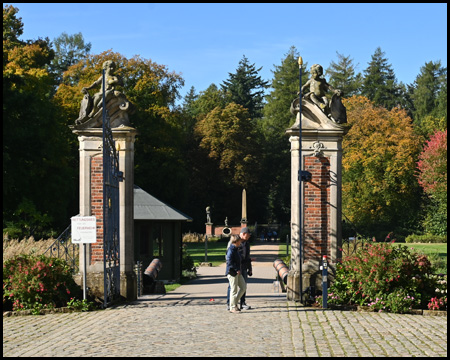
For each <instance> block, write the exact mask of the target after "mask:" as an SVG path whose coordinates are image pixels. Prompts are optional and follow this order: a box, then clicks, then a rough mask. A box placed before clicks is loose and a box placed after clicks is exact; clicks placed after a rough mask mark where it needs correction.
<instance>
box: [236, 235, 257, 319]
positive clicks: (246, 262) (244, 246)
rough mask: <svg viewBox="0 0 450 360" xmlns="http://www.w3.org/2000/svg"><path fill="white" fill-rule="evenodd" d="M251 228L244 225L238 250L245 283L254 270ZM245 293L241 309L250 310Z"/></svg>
mask: <svg viewBox="0 0 450 360" xmlns="http://www.w3.org/2000/svg"><path fill="white" fill-rule="evenodd" d="M250 236H251V234H250V230H249V229H248V227H243V228H242V229H241V231H240V233H239V237H240V238H241V240H242V243H241V246H239V248H238V250H239V253H240V255H241V271H242V276H243V277H244V280H245V283H246V284H247V280H248V277H249V276H252V275H253V270H252V260H251V258H250V244H249V242H248V240H249V239H250ZM245 294H246V293H244V295H242V297H241V309H244V310H248V309H251V306H250V305H247V304H246V303H245Z"/></svg>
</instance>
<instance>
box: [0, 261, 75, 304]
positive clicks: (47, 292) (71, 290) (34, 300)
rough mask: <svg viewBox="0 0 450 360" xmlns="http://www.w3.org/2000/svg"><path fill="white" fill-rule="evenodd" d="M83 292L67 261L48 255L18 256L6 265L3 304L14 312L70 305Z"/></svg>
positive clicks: (4, 265) (6, 262)
mask: <svg viewBox="0 0 450 360" xmlns="http://www.w3.org/2000/svg"><path fill="white" fill-rule="evenodd" d="M80 294H81V289H80V287H79V286H78V285H77V284H76V283H75V281H74V280H73V277H72V269H71V268H70V266H69V265H68V264H67V262H66V261H65V260H62V259H56V258H49V257H46V256H44V255H39V256H32V255H18V256H16V257H14V258H12V259H9V260H7V261H5V262H4V264H3V305H4V307H5V305H6V306H7V305H8V304H9V303H10V302H11V303H12V309H13V310H26V309H32V310H37V311H39V309H42V308H55V307H63V306H66V304H67V302H68V301H69V300H70V299H71V298H73V297H77V296H80Z"/></svg>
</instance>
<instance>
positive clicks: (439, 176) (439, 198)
mask: <svg viewBox="0 0 450 360" xmlns="http://www.w3.org/2000/svg"><path fill="white" fill-rule="evenodd" d="M417 168H418V181H419V184H420V186H421V187H422V188H423V190H424V192H425V193H426V194H427V196H428V197H429V200H430V201H429V202H428V203H427V215H426V218H425V221H424V228H425V230H426V231H428V232H430V233H433V234H436V235H446V234H447V130H445V131H436V132H435V133H434V134H433V135H432V136H431V138H430V140H428V141H427V142H426V143H425V146H424V148H423V151H422V152H421V153H420V155H419V161H418V163H417Z"/></svg>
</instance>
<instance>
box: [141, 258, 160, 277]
mask: <svg viewBox="0 0 450 360" xmlns="http://www.w3.org/2000/svg"><path fill="white" fill-rule="evenodd" d="M161 268H162V262H161V260H159V259H153V260H152V262H151V263H150V265H149V266H148V267H147V269H145V271H144V274H145V275H148V276H150V277H151V278H152V279H153V280H155V279H156V277H157V276H158V273H159V271H160V270H161Z"/></svg>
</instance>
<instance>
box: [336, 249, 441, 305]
mask: <svg viewBox="0 0 450 360" xmlns="http://www.w3.org/2000/svg"><path fill="white" fill-rule="evenodd" d="M432 270H433V269H432V266H431V263H430V261H429V260H428V258H427V257H426V256H425V255H422V254H417V253H411V252H410V250H409V249H408V248H407V247H406V246H401V245H400V246H392V245H391V244H390V243H364V244H363V245H362V246H361V247H360V248H358V249H357V250H356V251H355V252H354V253H353V254H351V255H350V256H345V257H344V258H343V259H342V262H341V263H338V264H337V265H336V276H335V280H334V282H333V284H332V285H331V287H330V289H329V302H330V303H334V304H345V305H347V304H348V305H355V304H356V305H364V306H369V307H371V308H372V309H374V310H381V311H390V312H397V313H405V312H409V311H410V310H411V309H414V308H421V309H424V308H426V306H427V304H428V302H429V301H430V299H431V298H432V297H433V296H434V295H435V292H436V285H437V280H436V278H435V277H434V276H433V275H431V273H432Z"/></svg>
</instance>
